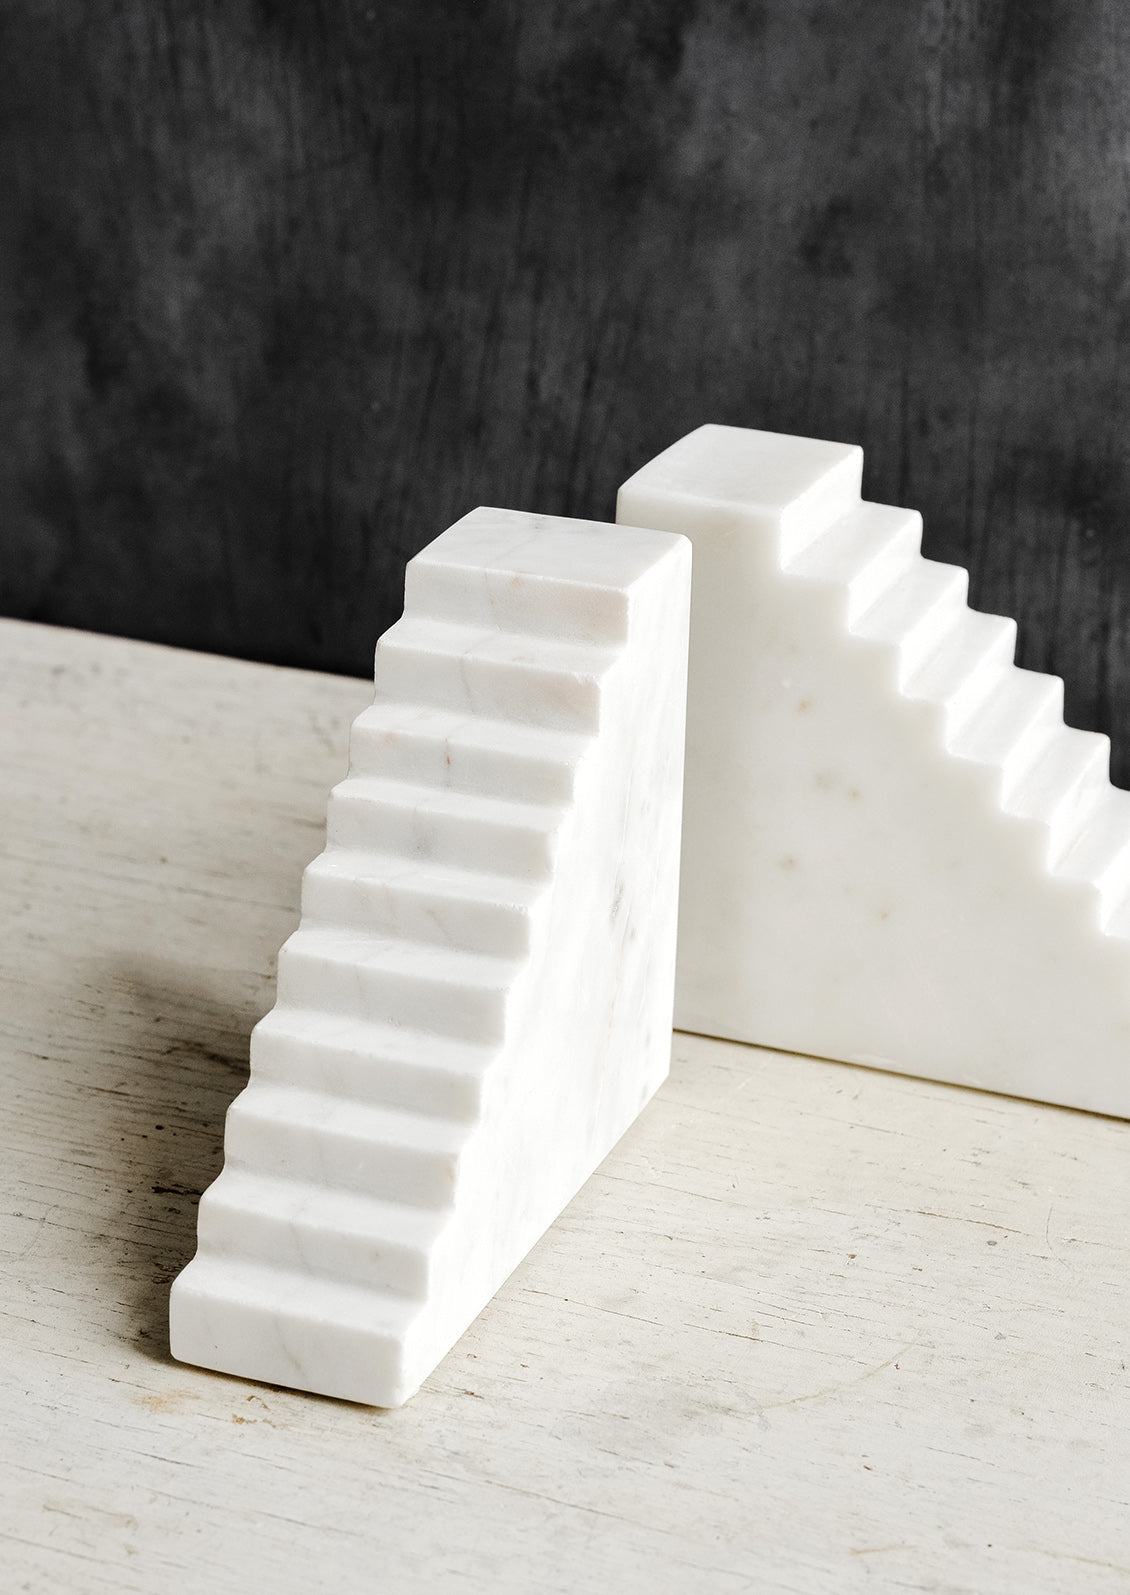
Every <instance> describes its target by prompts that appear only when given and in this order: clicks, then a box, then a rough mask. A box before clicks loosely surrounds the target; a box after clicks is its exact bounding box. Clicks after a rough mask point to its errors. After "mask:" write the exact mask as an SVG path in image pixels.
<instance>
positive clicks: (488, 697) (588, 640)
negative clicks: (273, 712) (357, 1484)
mask: <svg viewBox="0 0 1130 1595" xmlns="http://www.w3.org/2000/svg"><path fill="white" fill-rule="evenodd" d="M689 601H690V545H689V544H688V543H687V541H686V540H685V539H684V538H682V537H679V536H670V535H668V534H666V533H657V532H655V531H642V530H638V529H635V528H632V527H622V528H609V527H607V526H603V525H595V524H593V523H589V522H584V521H571V520H559V519H555V518H552V517H549V516H537V515H523V514H515V513H512V512H509V511H506V510H493V509H480V510H476V511H474V512H473V513H472V514H470V515H468V516H466V517H465V518H464V519H463V520H461V521H459V522H458V523H457V524H456V525H455V526H453V527H451V528H450V530H448V531H446V532H444V533H443V535H442V536H441V537H439V538H437V539H436V541H435V542H434V543H432V544H431V546H430V547H428V548H426V549H425V550H424V551H423V553H421V554H419V555H418V556H417V557H416V558H415V559H414V560H412V561H411V563H410V564H409V566H408V571H407V578H406V591H405V613H404V617H403V619H402V620H400V621H398V622H397V624H396V625H395V626H393V627H392V628H391V630H390V631H388V632H387V633H386V634H385V635H384V637H382V639H381V641H380V643H379V644H378V646H377V657H376V701H375V702H374V704H373V705H372V707H371V708H369V709H367V710H366V711H365V712H364V713H363V714H362V715H361V716H360V717H359V718H358V720H357V721H356V722H355V724H354V727H353V732H352V737H351V743H350V753H351V763H350V773H349V775H348V777H347V779H346V780H345V781H343V782H342V784H341V785H340V786H338V787H337V788H335V790H334V792H333V794H332V796H331V798H330V804H329V816H328V841H327V847H326V850H325V852H324V853H322V854H321V856H320V857H319V858H317V859H315V860H314V862H313V863H312V864H311V865H310V867H309V868H308V870H307V871H306V875H305V878H304V882H303V894H302V920H301V924H300V926H299V929H298V930H297V931H296V932H295V934H294V935H293V936H292V937H291V938H290V940H289V941H288V942H287V943H286V945H285V946H284V947H283V949H282V951H281V953H280V954H279V974H278V1001H277V1003H276V1006H275V1007H274V1009H273V1010H272V1011H271V1012H270V1013H269V1014H268V1015H267V1017H266V1018H265V1019H263V1020H262V1021H261V1023H260V1024H259V1025H258V1026H257V1027H256V1029H255V1032H254V1034H253V1036H252V1042H251V1081H250V1084H249V1085H248V1087H247V1089H246V1090H245V1091H244V1092H243V1093H242V1095H241V1096H240V1097H238V1098H237V1100H236V1101H235V1102H234V1103H233V1104H232V1107H231V1109H230V1111H229V1114H228V1120H227V1127H226V1133H225V1164H224V1169H223V1172H222V1173H221V1175H220V1177H219V1178H218V1179H217V1180H216V1182H215V1183H214V1184H213V1185H212V1186H211V1187H210V1188H209V1189H208V1190H207V1191H206V1192H205V1193H204V1196H203V1198H202V1199H201V1203H200V1215H199V1248H198V1251H197V1254H196V1257H195V1258H194V1260H193V1261H192V1262H191V1263H190V1264H189V1265H188V1267H187V1268H186V1269H185V1271H184V1272H183V1273H182V1274H181V1275H180V1277H179V1278H178V1279H177V1280H176V1282H175V1284H174V1286H173V1292H172V1300H171V1308H170V1318H171V1342H172V1351H173V1355H174V1356H175V1357H177V1358H179V1359H181V1360H182V1361H184V1362H191V1363H197V1364H200V1365H202V1366H204V1367H207V1368H215V1369H220V1370H222V1371H224V1372H226V1373H233V1374H240V1375H244V1376H246V1377H249V1378H253V1379H260V1380H265V1381H268V1382H271V1383H275V1384H281V1385H291V1386H294V1387H297V1388H298V1389H302V1390H312V1391H318V1392H320V1393H322V1394H325V1395H331V1396H342V1397H347V1398H349V1399H351V1400H354V1401H361V1402H367V1403H372V1404H375V1405H379V1406H395V1405H398V1404H399V1403H401V1402H403V1401H404V1400H406V1399H407V1398H408V1397H409V1396H410V1395H411V1394H412V1393H413V1391H415V1390H416V1389H417V1387H418V1386H419V1384H420V1382H421V1380H423V1379H424V1378H425V1377H426V1376H427V1374H428V1373H429V1372H430V1371H431V1370H432V1369H433V1368H434V1367H435V1365H436V1363H437V1362H438V1361H439V1360H440V1358H441V1357H442V1356H443V1355H444V1353H445V1352H446V1351H447V1350H448V1349H449V1348H450V1347H451V1345H452V1344H453V1343H454V1342H455V1340H456V1339H457V1338H458V1337H459V1335H460V1334H461V1333H462V1332H463V1330H464V1329H465V1328H466V1327H467V1325H468V1324H469V1323H470V1322H471V1321H472V1320H473V1319H474V1318H475V1316H476V1315H477V1314H478V1312H479V1311H480V1310H481V1309H482V1307H483V1306H484V1305H485V1304H486V1302H487V1301H488V1300H489V1299H490V1297H491V1296H492V1295H493V1294H494V1292H495V1291H496V1290H497V1289H498V1287H499V1285H500V1284H501V1283H502V1282H503V1280H504V1279H505V1278H506V1276H507V1275H508V1274H509V1273H510V1272H511V1270H512V1269H513V1268H514V1267H515V1266H516V1264H517V1263H518V1262H520V1261H521V1259H522V1257H523V1256H524V1255H525V1253H526V1252H527V1251H528V1250H529V1248H530V1247H531V1246H532V1245H533V1244H534V1242H535V1241H536V1240H537V1239H538V1238H539V1236H540V1235H541V1234H542V1233H543V1232H544V1231H545V1229H546V1228H547V1227H548V1226H549V1224H550V1223H552V1221H553V1220H554V1218H556V1216H557V1215H558V1213H559V1212H560V1211H561V1209H562V1208H563V1207H564V1206H565V1204H566V1203H567V1202H568V1201H569V1200H570V1198H571V1197H572V1196H573V1195H574V1193H575V1192H576V1191H577V1189H578V1188H579V1187H580V1185H581V1184H582V1183H583V1182H584V1181H585V1179H587V1177H588V1176H589V1174H590V1173H591V1172H592V1171H593V1169H594V1168H595V1167H596V1166H597V1164H598V1163H600V1161H601V1160H602V1158H604V1156H605V1155H606V1153H607V1152H608V1151H609V1150H610V1149H611V1147H612V1146H613V1145H614V1143H615V1142H616V1141H617V1140H618V1138H619V1137H620V1136H621V1135H622V1134H623V1133H624V1131H625V1130H626V1129H627V1128H628V1126H629V1125H630V1124H631V1123H632V1121H633V1120H634V1119H635V1118H636V1116H637V1114H638V1113H639V1112H640V1109H641V1108H642V1107H643V1106H644V1104H645V1103H646V1102H647V1101H648V1099H649V1098H650V1097H651V1095H652V1094H653V1093H654V1091H655V1090H656V1088H657V1087H658V1086H659V1085H660V1083H661V1082H662V1080H663V1079H664V1077H665V1076H666V1073H667V1069H668V1064H669V1059H670V1047H671V1011H672V1001H673V985H674V965H675V928H676V909H677V897H678V869H679V831H680V804H681V793H682V778H683V729H684V710H685V691H686V650H687V628H688V619H689Z"/></svg>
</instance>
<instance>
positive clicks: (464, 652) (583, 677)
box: [376, 615, 616, 736]
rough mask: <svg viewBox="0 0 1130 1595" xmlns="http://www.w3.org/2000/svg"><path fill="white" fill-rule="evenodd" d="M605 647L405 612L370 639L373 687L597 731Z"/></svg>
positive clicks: (608, 661)
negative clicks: (377, 639)
mask: <svg viewBox="0 0 1130 1595" xmlns="http://www.w3.org/2000/svg"><path fill="white" fill-rule="evenodd" d="M615 660H616V654H615V652H614V651H613V650H611V649H609V648H598V647H595V646H593V645H589V644H582V643H571V642H558V641H557V640H556V639H553V638H544V637H537V638H533V637H529V636H526V635H523V634H521V633H518V632H499V631H489V630H487V629H485V628H482V627H472V626H461V625H458V624H456V623H455V622H453V621H446V620H433V619H431V618H429V617H426V616H425V617H422V618H418V617H417V616H415V615H405V616H404V618H403V619H402V620H398V621H397V622H396V624H395V625H394V626H393V627H391V628H390V630H388V631H386V632H385V634H384V636H383V637H382V638H381V640H380V642H379V643H378V644H377V664H376V690H377V693H378V694H379V695H381V696H383V697H387V698H402V699H404V700H405V701H411V702H413V703H432V704H436V705H438V706H439V707H440V708H445V709H461V710H463V711H464V712H466V713H468V714H481V715H487V716H489V717H490V718H492V719H501V720H511V721H515V722H517V723H518V724H521V725H538V726H545V727H548V728H550V729H552V730H558V731H571V732H581V733H584V734H586V735H588V736H593V735H595V734H596V732H597V731H598V730H599V729H600V683H601V679H602V677H603V676H605V675H606V674H607V672H608V670H609V669H610V667H611V666H612V665H613V663H614V662H615Z"/></svg>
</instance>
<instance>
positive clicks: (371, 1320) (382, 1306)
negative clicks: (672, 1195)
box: [183, 1251, 421, 1384]
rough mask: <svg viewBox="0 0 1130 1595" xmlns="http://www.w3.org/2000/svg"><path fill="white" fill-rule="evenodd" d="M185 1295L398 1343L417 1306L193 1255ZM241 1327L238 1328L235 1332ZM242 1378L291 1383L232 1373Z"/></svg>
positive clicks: (232, 1258)
mask: <svg viewBox="0 0 1130 1595" xmlns="http://www.w3.org/2000/svg"><path fill="white" fill-rule="evenodd" d="M183 1288H184V1290H185V1292H186V1294H189V1293H190V1294H191V1295H193V1296H195V1297H197V1298H200V1297H210V1298H211V1299H212V1300H214V1301H220V1302H225V1303H227V1302H231V1303H233V1304H239V1305H242V1306H244V1307H248V1308H252V1309H257V1310H259V1311H261V1312H266V1313H269V1314H271V1315H272V1316H276V1315H277V1317H278V1318H280V1319H281V1320H283V1321H284V1322H291V1321H293V1320H294V1319H298V1320H306V1321H307V1322H308V1323H310V1324H314V1325H317V1324H328V1325H336V1326H338V1327H340V1328H343V1329H347V1330H353V1331H355V1332H358V1333H360V1334H362V1335H364V1336H365V1337H366V1338H368V1337H378V1338H379V1337H383V1336H388V1337H389V1338H392V1337H396V1338H399V1337H401V1336H403V1334H404V1333H405V1331H406V1329H407V1328H408V1327H409V1326H410V1325H411V1323H412V1322H413V1320H414V1319H415V1318H416V1317H417V1316H418V1314H419V1312H420V1309H421V1303H420V1302H419V1301H418V1300H417V1299H416V1298H414V1297H412V1296H407V1295H403V1294H401V1293H399V1292H396V1291H388V1290H374V1289H372V1288H370V1287H368V1286H365V1285H359V1284H355V1283H351V1282H347V1281H343V1280H335V1279H322V1278H319V1277H318V1276H317V1275H311V1273H310V1272H309V1270H308V1269H305V1268H303V1269H281V1268H277V1267H275V1266H274V1265H273V1264H271V1263H260V1262H255V1261H252V1260H249V1259H248V1258H245V1257H240V1256H238V1255H234V1254H230V1253H221V1254H216V1253H215V1252H211V1251H208V1252H205V1251H201V1252H198V1253H197V1255H196V1257H195V1258H194V1259H193V1263H192V1275H191V1278H189V1277H188V1276H187V1275H186V1278H185V1286H184V1287H183ZM240 1327H242V1326H240ZM232 1371H236V1372H242V1373H244V1375H245V1377H249V1378H256V1377H259V1378H264V1379H268V1380H271V1381H272V1382H277V1383H280V1384H282V1383H293V1382H294V1381H293V1380H287V1379H285V1378H283V1377H280V1376H279V1375H277V1374H275V1373H274V1372H273V1370H272V1371H267V1370H266V1369H265V1370H264V1372H263V1373H261V1374H259V1375H256V1374H255V1373H253V1372H251V1368H250V1367H247V1368H242V1369H235V1370H232Z"/></svg>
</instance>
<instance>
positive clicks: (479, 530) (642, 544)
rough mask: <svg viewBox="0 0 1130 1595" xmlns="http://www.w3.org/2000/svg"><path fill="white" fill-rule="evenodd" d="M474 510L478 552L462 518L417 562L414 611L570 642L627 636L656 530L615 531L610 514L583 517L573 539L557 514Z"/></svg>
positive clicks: (410, 592) (409, 579) (412, 567)
mask: <svg viewBox="0 0 1130 1595" xmlns="http://www.w3.org/2000/svg"><path fill="white" fill-rule="evenodd" d="M475 517H476V542H477V547H476V549H475V551H474V552H473V553H472V552H469V550H468V548H467V547H466V544H465V541H464V539H463V538H462V536H461V535H460V534H459V531H458V528H455V527H453V528H450V529H449V531H447V532H444V533H441V535H440V536H439V537H437V538H436V539H435V540H434V542H432V543H429V545H428V546H427V548H425V549H423V550H422V551H421V552H420V553H419V554H417V556H416V558H415V559H413V560H412V561H411V562H410V563H409V566H408V570H407V572H406V579H405V610H406V612H408V613H410V614H412V615H420V616H436V617H437V618H441V619H451V620H456V621H462V622H464V623H466V624H472V625H481V626H485V627H490V628H493V629H498V630H501V631H506V632H511V633H520V634H522V635H525V636H549V637H553V638H556V639H557V640H559V641H561V642H566V643H568V642H573V643H597V644H603V645H606V646H616V647H619V646H622V645H623V644H624V642H625V641H626V640H627V637H628V620H629V609H630V599H629V588H630V586H631V584H632V583H633V582H635V581H638V580H639V579H640V577H641V576H642V575H643V574H645V573H646V571H647V570H648V569H649V561H650V560H651V559H652V558H653V546H652V545H651V544H650V543H649V535H650V534H648V533H647V532H646V531H643V532H641V531H640V529H639V528H637V527H623V528H621V533H622V535H618V536H616V537H613V538H610V537H609V536H608V528H607V525H606V524H605V523H604V522H603V521H574V522H571V525H572V526H573V527H575V528H576V530H577V532H578V533H579V534H580V535H579V536H578V537H576V538H575V539H574V541H573V543H572V545H571V546H568V547H567V546H565V544H564V543H561V542H558V541H557V540H556V539H555V538H554V537H553V535H552V533H553V528H554V525H555V522H554V518H553V517H551V516H541V515H515V513H514V512H513V511H511V510H500V509H491V508H490V507H483V508H481V509H479V510H476V511H475ZM547 531H549V532H550V534H551V535H550V536H549V537H546V536H545V533H546V532H547Z"/></svg>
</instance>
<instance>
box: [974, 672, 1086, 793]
mask: <svg viewBox="0 0 1130 1595" xmlns="http://www.w3.org/2000/svg"><path fill="white" fill-rule="evenodd" d="M1062 716H1063V682H1062V681H1061V680H1060V679H1059V677H1058V676H1045V675H1041V674H1040V673H1039V672H1038V671H1035V670H1024V669H1022V668H1021V667H1020V666H1019V665H1012V666H1010V667H1009V668H1008V669H1007V670H1005V671H1004V673H1003V675H1002V676H1001V679H1000V682H999V683H998V685H997V687H996V688H995V690H994V691H993V693H992V694H991V695H990V696H989V697H987V698H986V699H985V700H984V701H983V702H982V703H981V704H980V705H979V707H978V708H977V710H976V711H975V712H974V713H973V714H971V715H970V716H969V718H968V719H967V720H966V721H965V722H964V723H963V724H962V725H961V726H960V727H959V728H958V731H957V733H956V735H955V736H954V738H953V740H952V741H951V743H950V751H951V752H952V753H954V754H955V755H956V756H957V757H958V758H960V759H968V760H971V761H972V762H974V763H976V764H990V765H994V766H996V767H998V768H1000V769H1001V770H1003V769H1004V768H1005V766H1006V765H1011V764H1015V765H1017V766H1018V768H1020V769H1023V766H1024V761H1025V754H1026V751H1027V752H1028V753H1031V752H1033V751H1034V748H1035V745H1036V742H1038V738H1039V734H1040V732H1041V731H1042V730H1044V729H1045V728H1048V727H1051V726H1053V725H1055V724H1058V723H1061V722H1062Z"/></svg>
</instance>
